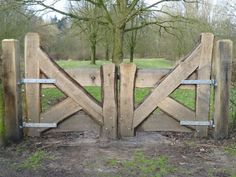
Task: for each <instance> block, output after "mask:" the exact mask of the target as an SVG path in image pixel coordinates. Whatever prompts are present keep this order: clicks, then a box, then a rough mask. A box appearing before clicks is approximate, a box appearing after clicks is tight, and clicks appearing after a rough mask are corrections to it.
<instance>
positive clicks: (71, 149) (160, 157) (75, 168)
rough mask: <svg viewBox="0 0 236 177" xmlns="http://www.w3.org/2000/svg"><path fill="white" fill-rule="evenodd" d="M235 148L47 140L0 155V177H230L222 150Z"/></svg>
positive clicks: (179, 142)
mask: <svg viewBox="0 0 236 177" xmlns="http://www.w3.org/2000/svg"><path fill="white" fill-rule="evenodd" d="M234 143H235V140H234V139H232V138H231V139H230V140H227V141H223V142H218V141H214V140H211V139H209V140H207V139H204V140H198V139H194V138H193V137H192V136H191V135H190V134H187V135H186V134H173V133H165V134H158V133H138V134H137V136H136V137H133V138H125V139H122V140H117V141H108V140H104V139H99V138H98V136H97V135H96V134H94V133H92V132H86V133H56V134H48V135H45V136H44V137H41V138H29V139H25V140H24V141H23V142H22V143H20V144H18V145H11V146H9V147H7V148H5V149H1V150H0V171H1V173H0V176H2V177H8V176H9V177H14V176H17V177H19V176H22V177H23V176H24V177H27V176H36V177H37V176H44V177H45V176H49V177H51V176H53V177H54V176H59V177H60V176H63V177H64V176H69V177H70V176H71V177H74V176H82V177H84V176H85V177H86V176H99V177H100V176H107V177H113V176H114V177H115V176H116V177H117V176H122V177H123V176H180V177H182V176H183V177H186V176H193V177H199V176H201V177H204V176H219V177H224V176H233V175H236V156H235V154H232V153H229V152H228V151H227V150H225V146H230V145H231V144H234ZM32 164H33V165H32ZM155 165H156V166H155ZM153 167H154V168H153ZM157 167H158V168H157Z"/></svg>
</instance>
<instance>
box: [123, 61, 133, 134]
mask: <svg viewBox="0 0 236 177" xmlns="http://www.w3.org/2000/svg"><path fill="white" fill-rule="evenodd" d="M135 74H136V65H135V64H133V63H123V64H120V103H119V107H120V110H119V111H120V114H119V131H120V135H121V137H129V136H134V129H133V119H134V84H135Z"/></svg>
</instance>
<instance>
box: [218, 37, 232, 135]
mask: <svg viewBox="0 0 236 177" xmlns="http://www.w3.org/2000/svg"><path fill="white" fill-rule="evenodd" d="M232 51H233V43H232V41H230V40H219V41H217V43H216V54H215V75H216V76H215V77H216V81H217V86H216V89H215V115H214V116H215V139H224V138H227V137H228V118H229V96H230V85H231V67H232V57H233V53H232Z"/></svg>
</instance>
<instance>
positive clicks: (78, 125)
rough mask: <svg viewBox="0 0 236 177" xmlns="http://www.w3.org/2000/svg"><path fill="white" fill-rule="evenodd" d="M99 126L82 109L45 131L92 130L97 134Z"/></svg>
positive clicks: (87, 131)
mask: <svg viewBox="0 0 236 177" xmlns="http://www.w3.org/2000/svg"><path fill="white" fill-rule="evenodd" d="M100 129H101V126H100V125H98V124H97V123H96V122H95V121H94V119H93V118H91V117H90V116H89V115H88V114H86V113H85V112H83V111H79V112H77V113H75V114H73V115H72V116H70V117H68V118H67V119H65V120H64V121H63V122H60V123H59V124H58V127H57V128H53V129H49V130H48V131H46V132H45V133H52V132H53V133H57V132H86V133H89V132H93V133H95V134H97V136H99V134H100Z"/></svg>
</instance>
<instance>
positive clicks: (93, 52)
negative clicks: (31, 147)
mask: <svg viewBox="0 0 236 177" xmlns="http://www.w3.org/2000/svg"><path fill="white" fill-rule="evenodd" d="M211 2H212V1H207V0H198V1H183V0H172V1H170V0H163V1H155V2H153V3H151V4H150V3H149V4H147V3H146V1H143V0H133V1H129V0H126V1H124V0H115V1H106V0H80V1H79V0H76V1H68V3H67V8H65V9H66V10H64V11H60V10H58V9H56V8H54V6H53V5H52V4H47V3H46V2H44V1H6V0H1V1H0V24H1V26H0V39H1V40H2V39H4V38H16V39H19V40H22V39H23V37H24V35H25V34H26V33H27V32H29V31H33V32H38V33H40V35H41V37H42V42H43V46H44V48H45V49H46V50H47V51H48V53H50V55H51V56H52V57H53V58H54V59H74V60H91V63H93V64H95V63H96V59H106V60H109V59H113V61H114V62H115V63H119V62H121V61H122V59H123V58H129V59H130V60H131V61H132V60H133V58H166V59H170V60H177V59H179V58H181V57H182V56H183V55H185V54H186V53H187V52H188V51H189V50H191V48H192V47H193V46H194V44H195V43H196V42H197V40H198V37H199V34H200V33H202V32H213V33H214V34H215V35H216V37H217V38H230V39H232V40H233V41H235V42H236V39H235V32H236V29H235V20H236V19H235V14H234V10H235V9H236V3H232V2H231V1H226V0H225V1H219V2H218V3H215V4H213V3H211ZM35 5H40V7H41V8H39V9H38V8H35V7H34V6H35ZM47 9H50V10H53V11H55V12H58V13H61V14H63V15H64V17H63V18H60V19H59V18H57V16H53V17H50V18H43V17H42V14H43V13H47ZM21 44H23V43H22V42H21ZM22 47H23V46H22Z"/></svg>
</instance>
